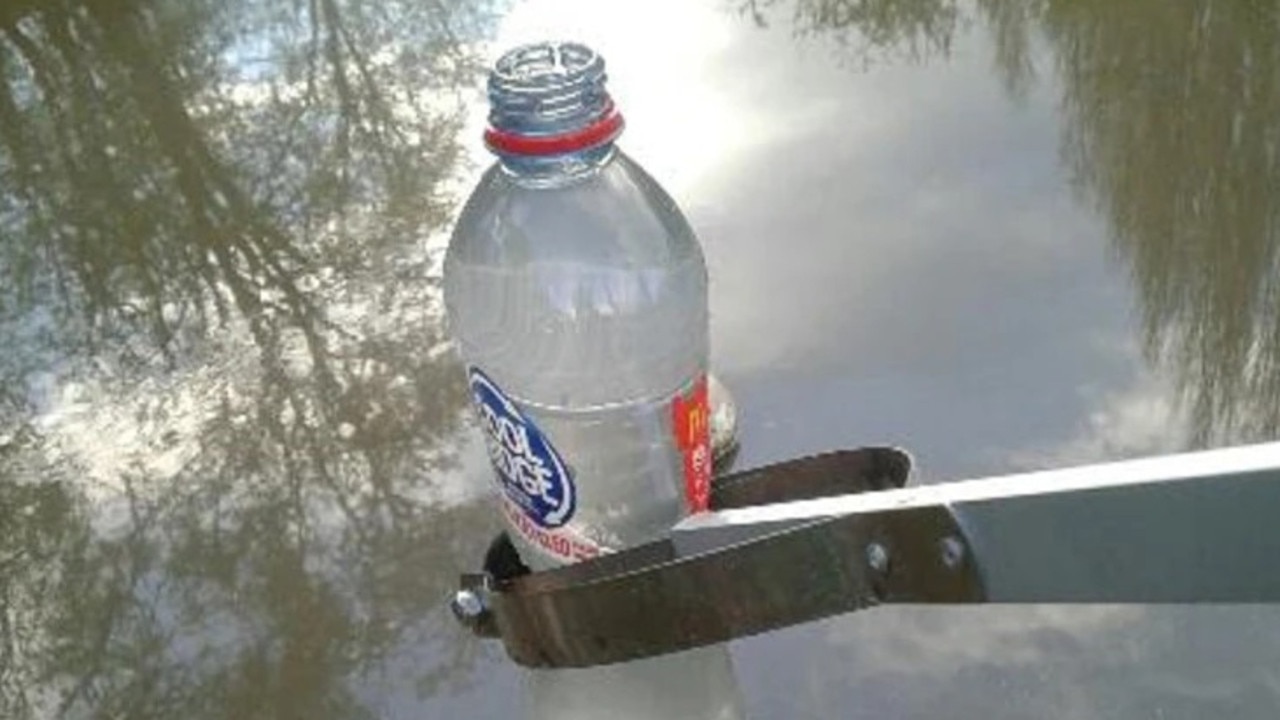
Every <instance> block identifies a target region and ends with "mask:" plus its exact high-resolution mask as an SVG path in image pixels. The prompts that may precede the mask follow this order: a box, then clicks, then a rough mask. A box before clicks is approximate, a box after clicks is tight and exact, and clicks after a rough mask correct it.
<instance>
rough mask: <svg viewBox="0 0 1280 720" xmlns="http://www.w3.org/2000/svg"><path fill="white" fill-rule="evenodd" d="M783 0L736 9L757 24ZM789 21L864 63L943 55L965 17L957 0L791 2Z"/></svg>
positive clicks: (760, 0)
mask: <svg viewBox="0 0 1280 720" xmlns="http://www.w3.org/2000/svg"><path fill="white" fill-rule="evenodd" d="M782 4H783V3H782V2H781V0H747V1H746V2H745V3H743V4H742V5H741V6H740V12H742V13H743V14H746V15H748V16H750V17H751V19H752V20H753V21H754V22H755V23H756V24H757V25H758V26H761V27H764V26H767V25H768V24H769V23H770V22H771V16H772V15H774V14H775V13H776V12H777V8H778V7H779V6H780V5H782ZM790 4H791V6H792V9H791V24H792V27H793V28H794V30H795V32H796V33H797V34H798V35H800V36H802V37H813V36H829V37H832V38H834V39H835V41H836V42H838V43H839V44H840V46H841V47H842V48H844V49H845V50H846V51H848V52H850V53H852V56H853V57H854V58H855V59H857V60H859V61H860V62H862V63H863V64H864V65H866V64H867V63H870V62H871V61H872V60H874V59H876V58H877V57H879V56H882V55H884V54H900V55H903V56H905V57H908V58H910V59H913V60H922V59H924V58H926V57H928V56H930V55H933V54H939V53H940V54H944V55H945V54H946V53H948V52H949V51H950V49H951V39H952V37H954V35H955V32H956V29H957V27H958V26H959V24H960V23H961V21H962V20H963V16H962V13H961V12H960V8H959V4H958V3H957V1H956V0H792V2H790Z"/></svg>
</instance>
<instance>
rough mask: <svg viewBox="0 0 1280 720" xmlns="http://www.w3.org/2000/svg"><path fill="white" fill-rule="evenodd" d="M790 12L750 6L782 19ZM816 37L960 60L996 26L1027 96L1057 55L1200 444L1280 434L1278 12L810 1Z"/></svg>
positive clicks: (998, 56)
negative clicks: (1045, 63) (1042, 53)
mask: <svg viewBox="0 0 1280 720" xmlns="http://www.w3.org/2000/svg"><path fill="white" fill-rule="evenodd" d="M778 4H779V3H777V2H768V1H766V2H755V1H753V2H750V3H748V4H747V5H746V6H745V7H744V8H743V11H744V12H746V13H749V14H751V15H752V16H753V17H754V18H755V19H756V21H757V22H759V23H765V22H766V21H767V19H768V15H769V11H770V10H772V9H773V8H774V7H775V6H776V5H778ZM791 6H792V8H793V11H792V13H793V16H794V20H793V21H794V25H795V27H796V29H797V31H798V32H799V33H800V34H801V35H819V34H828V35H832V36H834V37H835V38H837V39H838V40H840V42H841V43H843V44H846V45H848V44H852V45H854V46H855V47H859V48H862V49H863V54H864V57H869V56H874V55H876V54H895V53H906V54H907V55H909V56H916V57H918V56H920V55H922V54H928V53H931V52H941V53H944V54H945V53H946V52H948V51H949V49H950V46H951V38H952V36H953V33H954V31H955V29H956V28H957V27H958V26H962V25H963V24H964V23H965V22H966V21H967V20H968V19H970V18H974V19H980V20H981V21H983V22H984V23H985V24H986V26H987V27H988V28H989V29H990V33H991V38H992V45H993V49H994V60H995V65H996V69H997V71H998V72H999V73H1000V74H1001V75H1002V76H1003V79H1004V81H1005V85H1006V87H1007V88H1008V90H1009V92H1010V94H1011V95H1012V96H1014V97H1015V98H1021V97H1022V96H1023V95H1025V93H1026V92H1027V90H1028V89H1029V88H1030V86H1031V84H1032V83H1033V82H1034V80H1035V78H1036V67H1035V63H1034V61H1033V56H1034V52H1033V48H1034V47H1035V46H1036V44H1037V43H1040V44H1042V47H1043V48H1044V49H1045V50H1047V51H1049V52H1051V53H1052V55H1053V56H1054V57H1053V62H1054V63H1055V65H1056V69H1057V71H1058V74H1059V76H1060V78H1061V84H1062V97H1063V103H1062V104H1063V108H1064V113H1065V116H1066V123H1065V127H1066V130H1065V134H1064V137H1063V143H1062V147H1063V151H1064V152H1063V154H1064V157H1065V158H1066V161H1067V163H1068V164H1069V167H1070V170H1071V172H1072V175H1073V178H1074V180H1075V183H1076V184H1077V186H1078V188H1079V190H1080V192H1081V193H1082V195H1083V196H1084V197H1086V198H1088V199H1089V200H1090V201H1091V202H1093V203H1095V204H1096V206H1097V207H1098V208H1099V209H1100V211H1101V213H1102V214H1103V216H1104V217H1105V218H1106V219H1107V220H1108V222H1109V225H1110V230H1111V234H1112V244H1113V247H1114V248H1115V250H1116V252H1117V254H1118V256H1119V257H1120V258H1121V259H1122V261H1123V262H1124V263H1125V264H1126V265H1127V266H1128V268H1129V270H1130V273H1131V275H1132V277H1133V281H1134V285H1135V287H1136V290H1137V294H1138V302H1139V306H1140V309H1141V314H1142V320H1143V326H1144V328H1145V335H1146V347H1147V353H1148V356H1149V358H1150V359H1151V361H1152V362H1154V363H1161V364H1162V363H1168V364H1169V365H1171V366H1172V367H1173V368H1174V369H1175V373H1176V375H1177V377H1178V380H1179V382H1180V385H1181V391H1182V395H1183V397H1184V399H1185V400H1186V401H1187V405H1188V408H1189V410H1190V415H1191V417H1192V418H1193V421H1194V434H1195V439H1196V441H1197V442H1199V443H1206V442H1214V441H1218V442H1221V441H1225V440H1247V439H1252V438H1269V437H1274V436H1275V435H1276V433H1277V432H1278V431H1280V313H1278V311H1277V308H1280V282H1277V280H1276V279H1277V278H1280V253H1277V248H1278V247H1280V243H1278V242H1277V239H1278V237H1280V232H1278V223H1277V220H1278V217H1277V213H1278V212H1280V203H1278V202H1277V201H1276V197H1277V193H1276V190H1277V188H1280V150H1278V149H1277V148H1278V147H1280V140H1278V138H1280V93H1277V92H1276V77H1277V75H1278V74H1280V42H1277V40H1278V39H1280V10H1277V8H1276V7H1275V6H1274V5H1273V4H1270V3H1264V2H1205V3H1166V2H1160V1H1159V0H1139V1H1138V2H1122V3H1116V2H1107V1H1106V0H974V1H973V2H972V3H971V4H969V5H963V6H960V5H958V4H957V3H953V2H947V1H946V0H793V2H792V3H791Z"/></svg>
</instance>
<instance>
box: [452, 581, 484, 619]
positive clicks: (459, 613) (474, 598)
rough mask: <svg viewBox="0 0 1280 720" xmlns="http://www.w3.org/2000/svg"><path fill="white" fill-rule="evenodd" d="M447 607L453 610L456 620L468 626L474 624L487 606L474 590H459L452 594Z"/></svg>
mask: <svg viewBox="0 0 1280 720" xmlns="http://www.w3.org/2000/svg"><path fill="white" fill-rule="evenodd" d="M449 609H450V610H453V616H454V617H456V618H457V619H458V622H460V623H462V624H463V625H467V626H468V627H469V626H471V625H474V624H476V623H477V622H478V621H479V620H480V617H481V616H482V615H484V613H485V611H486V609H487V608H485V606H484V600H483V599H481V597H480V595H479V594H477V593H476V591H474V590H459V591H458V592H456V593H454V594H453V600H452V601H451V602H450V603H449Z"/></svg>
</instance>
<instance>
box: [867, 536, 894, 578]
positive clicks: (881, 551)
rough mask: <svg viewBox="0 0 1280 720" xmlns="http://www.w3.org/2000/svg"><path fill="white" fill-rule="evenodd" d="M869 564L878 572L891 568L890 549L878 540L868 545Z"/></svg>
mask: <svg viewBox="0 0 1280 720" xmlns="http://www.w3.org/2000/svg"><path fill="white" fill-rule="evenodd" d="M867 565H870V566H871V569H872V570H875V571H876V572H878V573H882V572H885V571H887V570H888V569H889V550H888V549H886V548H885V546H884V545H881V544H880V543H878V542H873V543H871V544H870V545H868V546H867Z"/></svg>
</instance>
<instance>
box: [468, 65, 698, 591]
mask: <svg viewBox="0 0 1280 720" xmlns="http://www.w3.org/2000/svg"><path fill="white" fill-rule="evenodd" d="M604 79H605V76H604V62H603V61H602V60H601V59H600V57H599V56H598V55H596V54H594V53H593V52H592V51H591V50H589V49H587V48H585V47H583V46H581V45H575V44H543V45H535V46H528V47H523V48H520V49H517V50H515V51H513V52H511V53H509V54H507V55H506V56H504V57H503V58H502V59H500V60H499V61H498V64H497V67H496V69H495V70H494V72H493V74H492V76H491V77H490V80H489V96H490V101H491V103H492V111H491V114H490V122H491V127H490V129H489V131H488V132H487V134H486V141H487V144H488V146H489V147H490V148H491V149H492V150H493V151H495V152H496V153H497V154H498V156H499V158H500V160H499V162H498V163H496V164H495V165H494V166H493V167H492V168H490V169H489V170H488V172H486V173H485V174H484V176H483V177H482V179H481V180H480V184H479V186H478V187H477V188H476V189H475V191H474V193H473V194H472V195H471V198H470V200H468V202H467V204H466V206H465V208H464V209H463V211H462V215H461V218H460V219H459V221H458V224H457V227H456V229H455V231H454V235H453V239H452V241H451V243H450V245H449V249H448V252H447V254H446V256H445V265H444V283H445V287H444V290H445V302H446V306H447V310H448V314H449V321H450V325H451V328H452V332H453V335H454V336H455V338H456V339H457V340H458V342H459V344H460V346H461V352H462V356H463V358H464V360H465V361H466V362H467V364H468V366H469V369H468V373H469V381H470V385H471V391H472V395H473V398H474V399H475V405H476V409H477V411H478V412H479V416H480V421H481V426H482V428H483V429H484V430H485V432H486V434H487V436H488V445H489V450H490V457H491V458H492V460H493V463H494V467H495V470H496V475H497V477H498V479H499V481H500V486H501V489H502V494H501V498H502V508H503V514H504V516H505V518H506V520H507V522H508V524H509V525H510V527H511V530H512V535H513V539H514V540H515V543H516V546H517V548H518V549H519V550H520V553H521V556H522V557H523V558H524V560H525V563H526V564H528V565H529V566H530V567H532V568H534V569H545V568H548V567H551V566H554V565H558V564H563V563H566V562H573V561H576V560H581V559H585V558H588V557H592V556H594V555H596V554H599V553H602V552H609V551H612V550H617V549H620V548H623V547H628V546H631V545H635V544H637V543H641V542H645V541H648V540H653V539H656V538H657V537H659V536H660V535H662V534H663V533H664V532H665V531H666V530H668V529H669V528H670V527H671V526H672V525H673V524H675V523H676V522H677V521H678V520H679V519H680V518H681V517H682V515H683V514H685V513H687V512H690V511H697V510H701V509H704V508H705V507H706V502H707V496H708V490H709V486H710V485H709V484H710V479H711V457H710V448H709V446H708V420H709V416H708V408H707V392H706V372H707V353H708V342H707V270H706V264H705V262H704V260H703V256H702V251H701V249H700V248H699V246H698V242H697V239H696V238H695V237H694V235H693V231H692V230H691V229H690V227H689V224H688V222H686V221H685V219H684V216H683V215H681V213H680V211H679V209H678V208H677V207H676V205H675V203H674V202H673V201H672V200H671V198H670V197H669V196H668V195H667V193H666V192H664V191H663V190H662V188H661V187H659V186H658V184H657V183H656V182H655V181H654V180H653V179H652V178H650V177H649V176H648V175H647V174H646V173H645V172H644V170H642V169H641V168H640V166H639V165H637V164H636V163H635V162H633V161H632V160H631V159H630V158H628V157H627V156H626V155H624V154H623V153H622V152H621V151H619V150H618V149H617V148H616V147H615V146H614V139H615V138H616V137H617V135H618V134H619V133H620V132H621V130H622V116H621V114H619V112H618V110H617V109H616V108H615V107H614V106H613V103H612V101H611V100H610V98H609V95H608V94H607V93H606V92H605V88H604Z"/></svg>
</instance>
